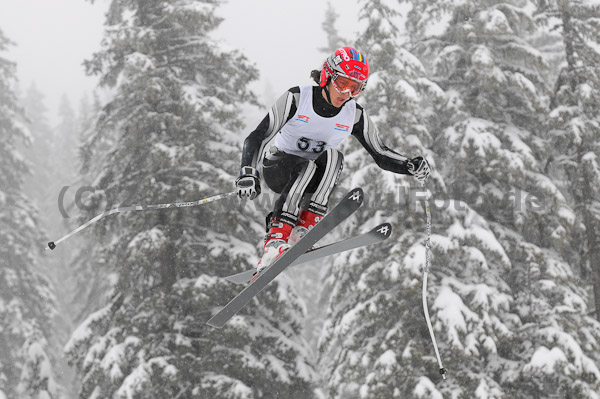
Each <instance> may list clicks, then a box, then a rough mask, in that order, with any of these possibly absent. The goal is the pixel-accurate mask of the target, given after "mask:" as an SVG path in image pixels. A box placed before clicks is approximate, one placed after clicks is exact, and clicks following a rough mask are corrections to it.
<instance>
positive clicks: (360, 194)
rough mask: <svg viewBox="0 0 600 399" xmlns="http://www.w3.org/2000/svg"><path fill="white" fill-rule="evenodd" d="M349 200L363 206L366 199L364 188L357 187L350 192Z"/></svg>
mask: <svg viewBox="0 0 600 399" xmlns="http://www.w3.org/2000/svg"><path fill="white" fill-rule="evenodd" d="M347 199H349V200H352V201H356V202H358V203H359V204H362V202H363V200H364V199H365V193H364V191H363V189H362V188H360V187H356V188H353V189H352V190H350V191H349V192H348V194H347Z"/></svg>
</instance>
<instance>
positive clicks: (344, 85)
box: [331, 73, 364, 97]
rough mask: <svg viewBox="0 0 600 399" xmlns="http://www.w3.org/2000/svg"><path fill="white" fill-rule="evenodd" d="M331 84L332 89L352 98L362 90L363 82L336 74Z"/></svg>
mask: <svg viewBox="0 0 600 399" xmlns="http://www.w3.org/2000/svg"><path fill="white" fill-rule="evenodd" d="M331 82H332V83H333V87H335V89H336V90H337V91H339V92H340V93H341V94H344V93H348V94H350V96H352V97H356V96H358V95H359V94H360V92H361V91H362V89H363V86H364V82H361V81H360V80H358V79H353V78H351V77H348V76H344V75H341V74H339V73H336V74H335V75H334V76H333V79H331Z"/></svg>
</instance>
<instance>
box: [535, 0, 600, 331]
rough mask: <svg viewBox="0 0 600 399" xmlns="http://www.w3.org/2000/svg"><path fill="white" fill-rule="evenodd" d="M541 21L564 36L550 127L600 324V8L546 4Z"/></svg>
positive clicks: (576, 242) (576, 241)
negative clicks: (560, 67)
mask: <svg viewBox="0 0 600 399" xmlns="http://www.w3.org/2000/svg"><path fill="white" fill-rule="evenodd" d="M539 6H540V8H539V11H540V15H541V18H540V19H541V20H543V21H545V22H546V23H547V24H548V25H550V28H551V29H553V30H555V31H557V32H559V33H560V35H561V38H562V41H563V46H562V50H563V60H564V61H565V62H564V64H563V65H562V66H563V68H562V69H561V71H560V75H559V77H558V79H557V82H556V87H555V91H554V93H553V97H552V103H551V106H552V109H551V112H550V117H549V122H548V126H549V129H550V135H551V137H552V142H553V149H554V150H555V151H554V152H553V154H552V155H553V164H554V168H553V170H554V171H555V172H557V173H558V174H559V176H560V181H561V182H562V184H561V189H562V190H563V191H564V192H565V194H566V195H567V196H568V198H569V200H570V201H572V206H573V209H575V210H576V216H577V225H578V226H579V227H580V229H579V231H580V234H579V235H578V236H576V237H575V239H574V240H573V244H574V245H575V246H576V248H578V249H579V252H580V256H581V257H580V259H581V261H580V264H581V265H582V278H583V280H584V281H588V282H589V283H591V285H592V287H593V292H594V298H595V300H594V309H595V310H594V312H595V317H596V319H598V320H600V189H599V188H598V182H599V181H600V167H599V162H598V158H599V157H600V117H599V116H598V109H599V105H600V68H599V66H598V65H600V26H599V25H598V18H600V5H598V4H594V3H592V2H579V1H548V2H540V4H539Z"/></svg>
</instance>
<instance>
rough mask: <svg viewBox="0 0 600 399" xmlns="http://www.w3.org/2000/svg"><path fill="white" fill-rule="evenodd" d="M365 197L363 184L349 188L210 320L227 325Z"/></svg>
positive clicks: (217, 324) (351, 211) (211, 323)
mask: <svg viewBox="0 0 600 399" xmlns="http://www.w3.org/2000/svg"><path fill="white" fill-rule="evenodd" d="M363 200H364V193H363V190H362V189H361V188H355V189H353V190H351V191H349V192H348V193H347V194H346V195H345V196H344V197H343V198H342V201H341V202H340V203H339V204H338V205H337V206H336V207H335V208H333V209H332V210H331V212H329V213H328V214H327V215H325V217H324V218H323V219H322V220H321V221H320V222H319V223H317V224H316V225H315V226H314V227H313V228H312V229H311V230H309V231H308V233H306V235H305V236H304V237H302V238H301V239H300V241H298V242H297V243H296V245H294V246H293V247H291V248H290V249H288V250H287V251H285V252H284V253H283V255H281V257H279V259H277V260H276V261H275V262H274V263H273V264H272V265H271V266H269V267H268V268H266V269H265V270H263V271H262V272H261V273H260V274H259V275H257V276H256V277H255V278H254V279H253V280H252V284H250V285H248V286H247V287H246V288H244V289H243V290H242V291H241V292H240V293H239V294H238V295H237V296H236V297H235V298H233V299H232V300H231V301H230V302H229V303H228V304H227V305H225V307H224V308H222V309H221V310H220V311H219V312H218V313H217V314H215V315H214V316H213V317H212V318H211V319H210V320H208V321H207V322H206V324H208V325H210V326H213V327H217V328H220V327H223V325H224V324H225V323H227V321H228V320H229V319H231V318H232V317H233V316H234V315H235V314H236V313H237V312H239V311H240V310H241V309H242V308H243V307H244V306H245V305H246V304H247V303H248V302H250V300H251V299H252V298H254V297H255V296H256V295H257V294H258V293H260V292H261V291H262V290H263V289H264V288H265V287H266V286H267V285H268V284H269V283H270V282H271V281H273V280H274V279H275V277H277V276H278V275H279V274H280V273H281V272H282V271H283V270H285V268H287V267H288V266H289V265H291V264H292V263H294V261H295V260H296V259H297V258H299V257H300V256H302V254H304V253H305V252H306V251H308V250H309V249H310V248H311V247H312V246H313V245H314V244H315V243H316V242H317V241H319V240H320V239H321V238H323V237H324V236H325V235H326V234H327V233H329V232H330V231H331V230H333V229H334V228H335V227H336V226H337V225H339V224H340V223H341V222H342V221H344V220H345V219H346V218H347V217H348V216H350V215H351V214H352V213H354V212H355V211H356V210H357V209H358V208H359V207H360V206H361V205H362V203H363Z"/></svg>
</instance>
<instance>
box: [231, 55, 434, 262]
mask: <svg viewBox="0 0 600 399" xmlns="http://www.w3.org/2000/svg"><path fill="white" fill-rule="evenodd" d="M311 78H312V79H313V80H314V81H315V82H316V83H317V84H318V86H300V87H293V88H291V89H289V90H288V91H287V92H285V93H284V94H283V95H282V96H281V97H280V98H279V99H278V100H277V102H276V103H275V104H274V105H273V107H272V108H271V110H270V111H269V113H268V115H267V116H265V118H264V119H263V120H262V122H261V123H260V124H259V125H258V127H257V128H256V129H255V130H254V131H253V132H252V133H250V135H249V136H248V137H247V138H246V140H245V141H244V149H243V152H242V161H241V164H242V168H241V171H240V176H239V177H238V178H237V179H236V181H235V184H236V190H237V192H238V196H239V197H240V198H248V199H251V200H253V199H254V198H256V197H257V196H258V195H259V194H260V192H261V187H260V177H261V175H260V174H259V172H258V170H257V168H258V167H259V165H260V164H261V163H262V177H263V178H264V180H265V182H266V183H267V186H268V187H269V188H270V189H271V190H273V191H274V192H275V193H278V194H280V196H279V198H278V199H277V201H276V203H275V207H274V209H273V212H271V213H270V214H269V216H267V230H268V233H267V235H266V237H265V242H264V254H263V256H262V258H261V260H260V261H259V262H258V265H257V271H258V272H260V271H261V270H263V269H264V268H266V267H267V266H269V265H271V264H272V263H273V262H274V261H275V259H277V258H278V257H279V256H280V255H281V254H282V253H283V252H284V251H285V250H286V249H288V248H290V247H291V246H292V245H294V244H295V243H296V242H297V241H298V240H299V239H300V238H302V237H303V236H304V235H305V234H306V233H307V232H308V230H309V229H311V228H312V227H313V226H314V225H315V224H316V223H317V222H318V221H319V220H320V219H321V218H322V217H323V216H324V215H325V214H326V212H327V204H328V201H329V197H330V196H331V194H332V192H333V190H334V188H335V186H336V185H337V183H338V179H339V176H340V172H341V171H342V167H343V155H342V153H341V152H340V151H339V150H337V149H336V148H337V146H338V145H339V144H340V143H341V142H342V141H343V140H344V139H345V138H346V137H348V136H350V135H352V136H354V137H355V138H357V139H358V141H359V142H360V143H361V144H362V146H363V147H364V148H365V149H366V150H367V151H368V152H369V154H370V155H371V156H372V157H373V159H374V160H375V162H376V163H377V165H378V166H379V167H380V168H382V169H384V170H388V171H391V172H394V173H400V174H411V175H413V176H414V177H415V178H417V179H418V180H419V181H420V182H424V181H425V180H426V179H427V177H428V176H429V171H430V168H429V164H428V162H427V160H425V158H423V157H422V156H418V157H414V158H407V157H405V156H403V155H400V154H399V153H397V152H395V151H393V150H391V149H389V148H388V147H386V146H385V145H384V144H383V143H382V141H381V140H380V138H379V136H378V132H377V128H376V127H375V125H374V124H373V122H372V120H371V118H370V117H369V116H368V115H367V113H366V112H365V110H364V109H363V108H362V107H361V106H360V105H358V104H357V103H356V101H355V99H356V98H357V97H358V96H359V95H360V94H361V93H362V91H363V90H364V89H365V86H366V84H367V80H368V78H369V64H368V62H367V59H366V58H365V56H364V55H363V54H362V53H361V52H360V51H358V50H356V49H354V48H352V47H342V48H339V49H337V50H336V51H335V52H334V53H333V54H331V55H330V56H329V57H328V58H327V59H326V60H325V62H324V64H323V68H322V69H321V70H320V71H318V70H313V71H312V72H311ZM265 150H266V154H265V155H264V157H263V158H262V159H260V157H261V156H262V154H263V152H264V151H265Z"/></svg>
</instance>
